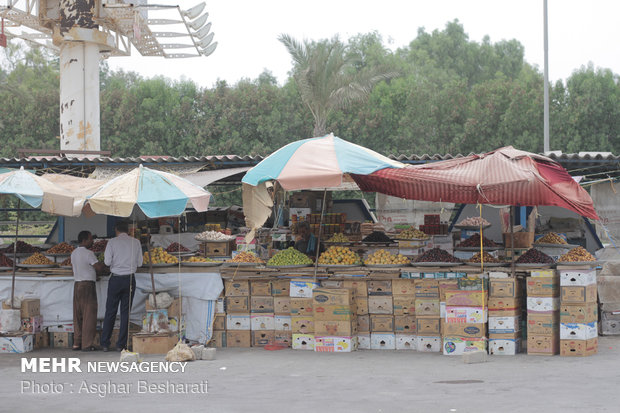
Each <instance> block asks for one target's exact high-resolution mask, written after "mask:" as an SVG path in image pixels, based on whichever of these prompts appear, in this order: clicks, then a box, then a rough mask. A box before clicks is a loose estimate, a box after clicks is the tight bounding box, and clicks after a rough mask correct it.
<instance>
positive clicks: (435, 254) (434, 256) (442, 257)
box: [415, 248, 460, 262]
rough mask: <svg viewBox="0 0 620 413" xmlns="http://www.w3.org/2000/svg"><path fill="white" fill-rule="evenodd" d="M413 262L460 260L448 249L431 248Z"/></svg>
mask: <svg viewBox="0 0 620 413" xmlns="http://www.w3.org/2000/svg"><path fill="white" fill-rule="evenodd" d="M415 262H460V260H459V259H458V258H455V257H454V256H453V255H452V254H450V253H449V252H448V251H445V250H442V249H440V248H433V249H430V250H428V251H426V252H425V253H424V254H422V255H420V256H419V257H418V258H416V260H415Z"/></svg>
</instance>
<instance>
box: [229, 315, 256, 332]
mask: <svg viewBox="0 0 620 413" xmlns="http://www.w3.org/2000/svg"><path fill="white" fill-rule="evenodd" d="M226 329H227V330H249V329H250V315H249V314H228V315H227V316H226Z"/></svg>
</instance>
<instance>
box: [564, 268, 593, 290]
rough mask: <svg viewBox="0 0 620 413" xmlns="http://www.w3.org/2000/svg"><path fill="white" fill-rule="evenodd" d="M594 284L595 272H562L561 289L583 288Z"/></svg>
mask: <svg viewBox="0 0 620 413" xmlns="http://www.w3.org/2000/svg"><path fill="white" fill-rule="evenodd" d="M593 284H596V270H562V271H560V285H561V286H562V287H585V286H588V285H593Z"/></svg>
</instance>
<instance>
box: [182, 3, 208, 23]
mask: <svg viewBox="0 0 620 413" xmlns="http://www.w3.org/2000/svg"><path fill="white" fill-rule="evenodd" d="M205 6H206V3H205V2H202V3H200V4H197V5H196V6H194V7H192V8H191V9H188V10H182V11H181V14H182V15H183V16H185V17H187V18H188V19H190V20H194V19H195V18H196V17H198V15H199V14H200V13H202V11H203V10H204V9H205Z"/></svg>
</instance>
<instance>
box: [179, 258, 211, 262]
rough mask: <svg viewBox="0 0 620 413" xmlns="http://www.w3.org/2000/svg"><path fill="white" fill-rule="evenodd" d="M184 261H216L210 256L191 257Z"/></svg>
mask: <svg viewBox="0 0 620 413" xmlns="http://www.w3.org/2000/svg"><path fill="white" fill-rule="evenodd" d="M183 262H215V260H214V259H211V258H209V257H189V258H188V259H185V260H183Z"/></svg>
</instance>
